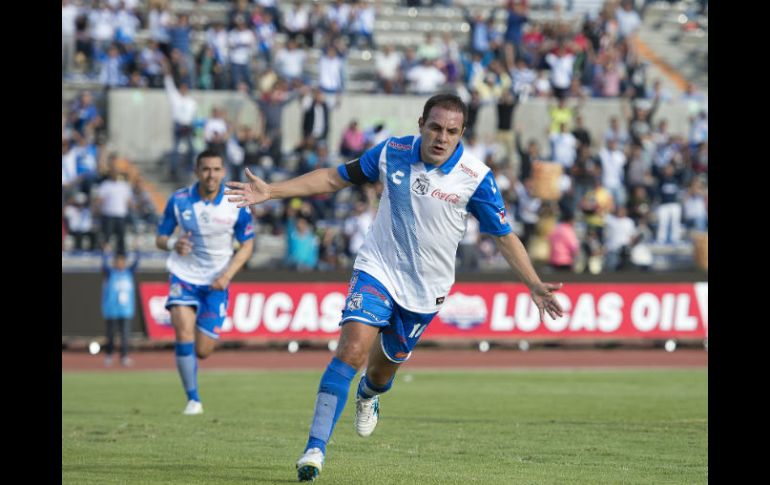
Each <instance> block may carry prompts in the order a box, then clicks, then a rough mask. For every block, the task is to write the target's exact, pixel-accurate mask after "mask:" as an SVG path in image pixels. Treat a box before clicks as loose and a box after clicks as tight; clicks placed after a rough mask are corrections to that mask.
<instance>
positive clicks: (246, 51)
mask: <svg viewBox="0 0 770 485" xmlns="http://www.w3.org/2000/svg"><path fill="white" fill-rule="evenodd" d="M256 50H257V37H256V36H255V35H254V32H252V31H251V30H249V29H248V27H247V26H246V19H245V18H244V17H243V16H241V15H238V16H236V17H235V29H233V30H231V31H230V36H229V57H230V76H231V77H230V83H231V86H230V87H231V89H235V88H237V87H238V84H240V83H242V82H243V83H246V84H247V85H248V86H249V92H251V91H252V90H253V89H254V80H253V79H252V75H251V67H250V66H251V58H252V56H253V55H254V53H255V52H256Z"/></svg>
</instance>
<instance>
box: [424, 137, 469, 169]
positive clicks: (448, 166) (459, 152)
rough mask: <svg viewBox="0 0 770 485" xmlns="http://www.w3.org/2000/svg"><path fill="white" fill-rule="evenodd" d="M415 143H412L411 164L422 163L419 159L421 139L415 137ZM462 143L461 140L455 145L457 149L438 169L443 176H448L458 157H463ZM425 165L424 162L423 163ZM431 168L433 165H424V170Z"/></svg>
mask: <svg viewBox="0 0 770 485" xmlns="http://www.w3.org/2000/svg"><path fill="white" fill-rule="evenodd" d="M416 138H417V141H415V143H414V148H413V149H412V163H417V162H420V161H422V159H421V158H420V146H421V145H422V137H421V136H418V137H416ZM463 150H464V148H463V142H462V140H461V141H460V143H458V144H457V148H455V151H454V153H452V156H451V157H449V158H448V159H447V161H446V162H444V163H442V164H441V165H440V166H439V167H438V169H439V170H441V171H442V172H443V173H444V175H446V174H448V173H449V172H451V171H452V169H453V168H454V167H455V165H457V162H458V160H460V157H462V156H463ZM423 163H425V162H423ZM431 168H435V165H431V164H429V163H425V169H426V170H430V169H431Z"/></svg>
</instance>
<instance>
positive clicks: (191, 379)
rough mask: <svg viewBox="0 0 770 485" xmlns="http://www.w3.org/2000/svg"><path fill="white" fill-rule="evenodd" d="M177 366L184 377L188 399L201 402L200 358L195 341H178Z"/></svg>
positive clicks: (183, 382) (183, 383)
mask: <svg viewBox="0 0 770 485" xmlns="http://www.w3.org/2000/svg"><path fill="white" fill-rule="evenodd" d="M175 348H176V368H177V369H179V376H180V377H181V378H182V385H183V386H184V390H185V392H186V393H187V399H188V400H193V401H198V402H200V400H201V398H200V397H199V396H198V358H197V357H196V356H195V343H194V342H177V343H176V346H175Z"/></svg>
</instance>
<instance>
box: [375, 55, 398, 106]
mask: <svg viewBox="0 0 770 485" xmlns="http://www.w3.org/2000/svg"><path fill="white" fill-rule="evenodd" d="M401 62H402V57H401V54H400V53H399V52H398V51H396V50H394V49H393V45H391V44H386V45H385V46H384V47H383V48H382V50H379V49H378V50H377V51H376V52H375V53H374V65H375V69H376V71H377V81H378V85H379V89H381V90H382V91H383V92H385V93H386V94H394V93H399V92H401V90H402V89H403V86H402V83H403V73H402V72H401V69H400V66H401Z"/></svg>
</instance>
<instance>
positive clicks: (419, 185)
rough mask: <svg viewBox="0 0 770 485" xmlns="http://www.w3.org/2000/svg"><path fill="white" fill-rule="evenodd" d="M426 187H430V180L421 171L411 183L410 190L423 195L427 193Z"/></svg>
mask: <svg viewBox="0 0 770 485" xmlns="http://www.w3.org/2000/svg"><path fill="white" fill-rule="evenodd" d="M428 187H430V180H428V176H427V175H425V174H424V173H421V174H420V175H419V176H418V177H417V178H416V179H415V180H414V183H413V184H412V192H414V193H415V194H417V195H425V194H427V193H428Z"/></svg>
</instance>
